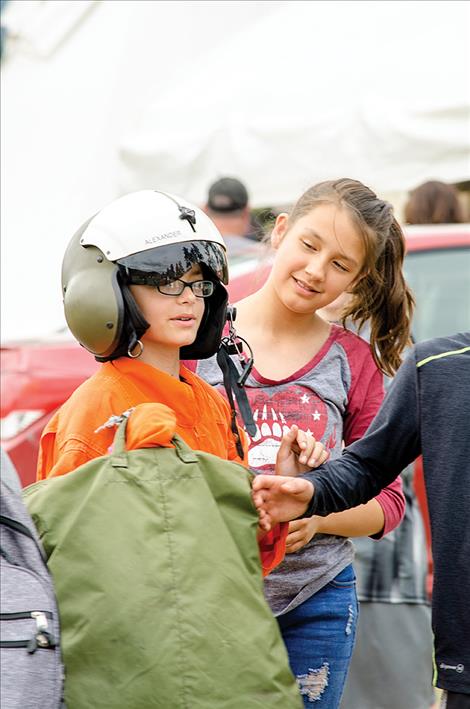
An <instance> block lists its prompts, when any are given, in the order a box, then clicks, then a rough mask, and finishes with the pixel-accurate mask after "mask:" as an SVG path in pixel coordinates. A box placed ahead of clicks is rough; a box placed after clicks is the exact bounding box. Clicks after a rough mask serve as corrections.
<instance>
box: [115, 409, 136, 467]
mask: <svg viewBox="0 0 470 709" xmlns="http://www.w3.org/2000/svg"><path fill="white" fill-rule="evenodd" d="M131 413H132V409H131V410H130V411H125V412H124V413H123V414H122V417H121V418H122V420H121V423H120V424H119V427H118V430H117V431H116V435H115V436H114V441H113V452H112V453H111V465H112V466H113V468H127V467H128V459H127V448H126V428H127V421H128V419H129V416H130V415H131Z"/></svg>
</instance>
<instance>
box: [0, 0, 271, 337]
mask: <svg viewBox="0 0 470 709" xmlns="http://www.w3.org/2000/svg"><path fill="white" fill-rule="evenodd" d="M282 4H283V3H280V5H282ZM277 7H278V3H266V2H262V1H260V2H245V1H244V0H237V1H227V2H220V3H218V2H212V0H207V1H200V0H187V1H185V2H166V1H164V0H103V1H101V2H99V1H97V0H67V1H66V2H64V0H47V2H43V0H10V1H9V3H8V4H7V6H6V10H5V13H2V26H5V27H6V29H7V32H8V36H7V41H6V47H5V54H4V57H3V58H2V71H1V81H2V86H1V95H2V101H1V129H2V149H1V168H2V179H1V190H2V193H1V207H2V209H1V236H2V277H1V287H2V297H1V308H2V317H1V323H2V331H1V335H2V340H3V341H9V340H11V339H13V338H18V337H36V336H38V335H44V334H47V333H50V332H51V331H54V330H56V329H58V328H60V327H63V326H64V324H65V321H64V317H63V311H62V301H61V291H60V266H61V261H62V256H63V254H64V251H65V248H66V245H67V243H68V241H69V240H70V238H71V237H72V234H73V233H74V231H75V230H76V229H78V227H79V226H80V224H81V223H82V222H84V221H85V219H87V218H88V217H90V216H91V215H92V214H93V213H94V212H95V211H97V210H98V209H99V208H100V207H101V206H103V205H104V204H106V203H107V202H108V201H110V200H112V199H114V198H115V197H117V196H119V194H120V191H119V183H118V162H117V158H118V145H119V142H120V138H121V135H122V134H123V133H125V132H127V131H128V130H129V128H130V127H131V126H133V125H135V123H136V120H137V116H139V115H141V114H142V113H143V112H144V110H145V107H146V105H148V103H149V100H150V97H151V96H152V95H154V94H155V92H156V93H157V94H158V93H160V92H164V91H165V90H166V89H167V88H168V87H170V86H171V85H172V82H173V80H174V77H177V76H178V73H179V72H180V70H181V67H184V66H188V65H189V64H190V63H192V62H194V61H196V60H197V59H198V58H199V57H200V56H202V55H203V54H204V53H205V52H207V51H208V49H210V48H216V47H217V46H218V45H221V44H222V43H223V42H224V41H226V40H227V38H228V37H230V36H231V35H232V34H233V33H235V32H237V31H238V30H240V28H242V27H244V26H246V25H247V24H249V23H250V22H253V21H255V20H256V19H258V17H260V16H263V15H266V14H269V13H270V12H273V11H274V10H275V9H277ZM149 184H154V181H153V180H152V181H151V182H150V183H149Z"/></svg>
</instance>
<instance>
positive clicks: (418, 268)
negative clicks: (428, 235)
mask: <svg viewBox="0 0 470 709" xmlns="http://www.w3.org/2000/svg"><path fill="white" fill-rule="evenodd" d="M405 276H406V279H407V281H408V283H409V285H410V286H411V288H412V290H413V292H414V295H415V298H416V310H415V315H414V318H413V327H412V330H413V337H414V339H415V341H416V342H421V341H422V340H427V339H429V338H431V337H442V336H443V335H452V334H453V333H455V332H462V331H467V330H470V248H452V249H435V250H433V251H415V252H411V253H408V254H407V256H406V259H405Z"/></svg>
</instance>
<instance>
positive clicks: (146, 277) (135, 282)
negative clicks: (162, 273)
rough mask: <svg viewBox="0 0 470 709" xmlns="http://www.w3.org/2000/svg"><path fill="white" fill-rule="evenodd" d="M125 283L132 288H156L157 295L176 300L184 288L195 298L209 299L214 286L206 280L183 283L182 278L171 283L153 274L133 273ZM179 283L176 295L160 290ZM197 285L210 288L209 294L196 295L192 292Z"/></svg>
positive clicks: (173, 279)
mask: <svg viewBox="0 0 470 709" xmlns="http://www.w3.org/2000/svg"><path fill="white" fill-rule="evenodd" d="M127 282H128V284H129V285H132V286H150V287H151V288H156V289H157V290H158V292H159V293H161V294H162V295H169V296H170V297H175V298H177V297H178V296H179V295H181V294H182V293H183V292H184V289H185V288H190V290H191V291H192V292H193V293H194V295H195V296H196V298H210V297H211V295H213V293H214V289H215V284H214V282H213V281H210V280H209V279H207V278H201V279H199V280H197V281H183V279H182V278H172V279H171V281H169V280H167V279H161V278H158V277H155V275H154V274H136V273H133V274H132V275H131V276H130V277H128V279H127ZM176 282H178V283H181V288H180V290H179V291H178V292H177V293H168V292H165V290H162V288H165V286H168V285H169V284H170V283H176ZM199 283H204V284H206V286H210V288H209V290H210V292H209V293H205V294H204V295H198V294H197V293H195V292H194V286H197V285H198V284H199Z"/></svg>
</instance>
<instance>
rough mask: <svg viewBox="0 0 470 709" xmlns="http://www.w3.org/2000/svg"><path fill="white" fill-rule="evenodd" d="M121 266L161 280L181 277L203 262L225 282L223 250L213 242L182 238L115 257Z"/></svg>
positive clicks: (225, 262)
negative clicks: (121, 256) (177, 242)
mask: <svg viewBox="0 0 470 709" xmlns="http://www.w3.org/2000/svg"><path fill="white" fill-rule="evenodd" d="M116 263H118V264H119V265H120V266H125V267H126V268H129V269H131V270H133V271H143V272H145V273H154V274H158V275H159V276H161V278H162V280H164V281H172V280H175V279H177V278H181V276H183V275H184V274H185V273H187V272H188V271H189V270H190V269H191V268H192V266H193V265H194V264H196V263H199V264H204V265H205V266H207V268H208V269H210V271H211V272H212V274H213V275H214V276H215V277H216V278H217V279H218V280H219V281H222V283H224V284H225V285H227V284H228V265H227V257H226V255H225V249H224V248H223V247H222V246H220V244H217V243H215V242H214V241H183V242H181V243H179V244H168V245H167V246H156V247H155V248H154V249H149V250H147V251H140V252H139V253H137V254H131V255H129V256H124V257H123V258H120V259H118V260H117V262H116Z"/></svg>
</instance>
